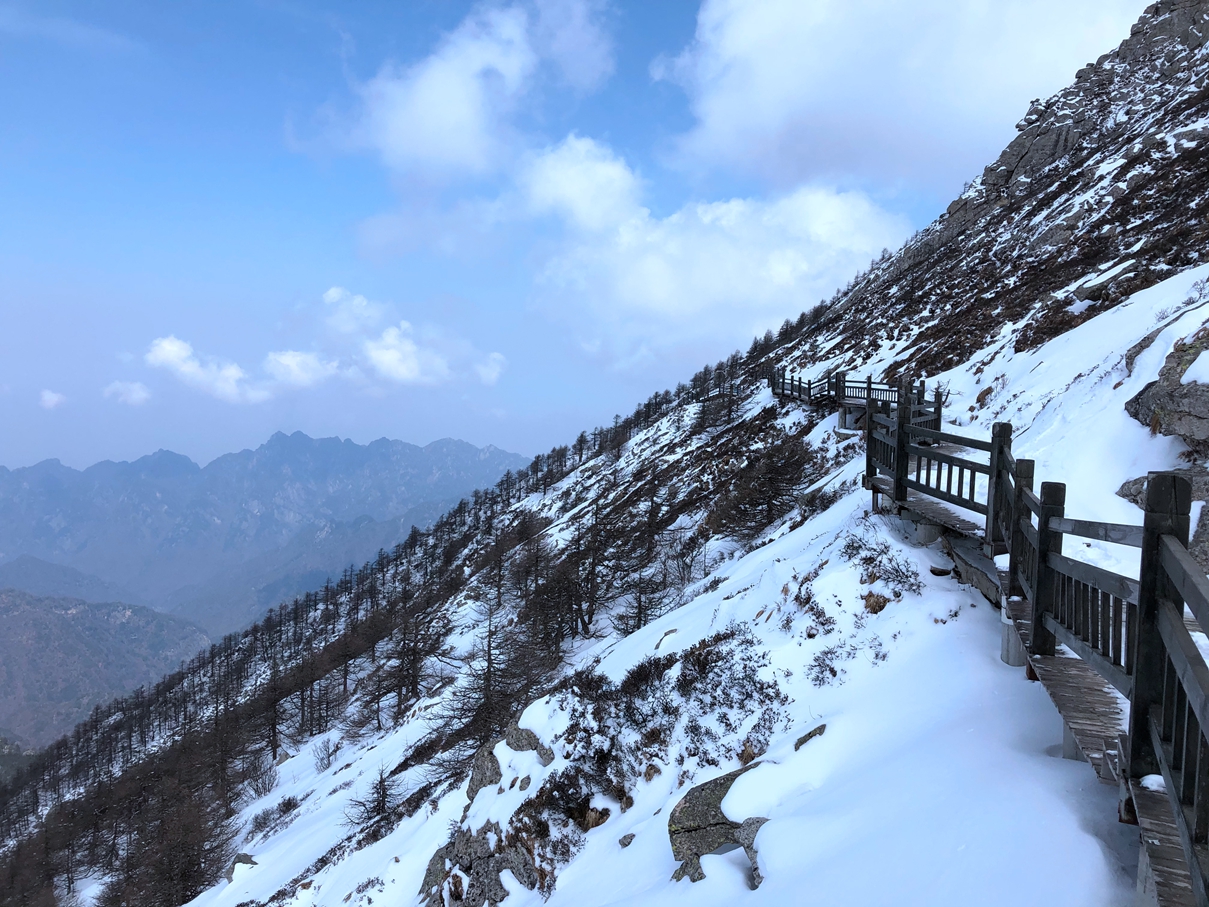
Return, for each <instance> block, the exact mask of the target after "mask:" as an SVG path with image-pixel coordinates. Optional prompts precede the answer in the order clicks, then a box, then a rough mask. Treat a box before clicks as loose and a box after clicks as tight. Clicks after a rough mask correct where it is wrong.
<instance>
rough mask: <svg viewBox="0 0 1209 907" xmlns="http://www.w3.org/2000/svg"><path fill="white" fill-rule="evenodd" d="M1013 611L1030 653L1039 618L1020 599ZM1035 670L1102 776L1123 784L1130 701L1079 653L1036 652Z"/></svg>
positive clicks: (1011, 606) (1013, 602) (1012, 603)
mask: <svg viewBox="0 0 1209 907" xmlns="http://www.w3.org/2000/svg"><path fill="white" fill-rule="evenodd" d="M1007 609H1008V617H1009V619H1010V620H1011V621H1012V624H1013V626H1015V628H1016V633H1017V635H1018V636H1019V637H1020V642H1021V643H1022V644H1023V646H1024V649H1025V651H1026V652H1027V651H1028V645H1029V637H1030V636H1031V635H1032V634H1031V632H1030V631H1031V629H1032V617H1033V615H1032V613H1031V611H1029V605H1028V603H1027V602H1024V601H1021V600H1020V599H1008V601H1007ZM1029 668H1030V670H1031V672H1032V676H1033V677H1035V678H1036V679H1037V680H1039V681H1041V685H1042V686H1043V687H1045V692H1046V693H1048V694H1049V698H1050V700H1051V701H1052V702H1053V703H1054V708H1056V709H1057V710H1058V714H1059V715H1061V716H1062V720H1063V721H1064V722H1066V726H1067V727H1068V728H1070V732H1071V734H1072V736H1074V738H1075V742H1076V743H1077V744H1078V745H1079V749H1080V750H1082V752H1083V755H1084V756H1085V757H1087V761H1088V762H1090V763H1091V765H1092V767H1093V768H1094V769H1095V770H1096V774H1097V775H1098V776H1099V778H1100V780H1101V781H1104V782H1105V783H1108V784H1117V783H1118V781H1119V778H1118V776H1117V771H1116V768H1117V764H1118V759H1117V749H1118V745H1119V744H1118V742H1117V741H1118V738H1119V737H1120V735H1121V733H1122V731H1124V730H1125V729H1126V719H1127V718H1128V714H1129V712H1128V703H1126V702H1124V701H1123V697H1121V696H1120V695H1119V694H1118V693H1117V691H1116V690H1115V689H1114V688H1113V686H1112V684H1110V683H1109V682H1108V681H1107V680H1105V679H1104V678H1103V677H1101V676H1100V675H1099V674H1098V673H1097V672H1096V671H1095V669H1093V668H1092V667H1091V666H1090V665H1088V664H1087V663H1086V662H1085V661H1083V660H1082V659H1081V658H1078V657H1077V656H1074V655H1030V656H1029Z"/></svg>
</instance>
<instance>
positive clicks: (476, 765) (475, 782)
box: [466, 740, 504, 802]
mask: <svg viewBox="0 0 1209 907" xmlns="http://www.w3.org/2000/svg"><path fill="white" fill-rule="evenodd" d="M498 743H499V741H498V740H497V741H495V742H494V743H487V744H484V745H483V746H480V747H479V749H478V752H476V753H475V754H474V759H473V760H472V761H471V763H470V784H469V785H468V786H467V787H466V798H467V799H468V800H470V801H471V802H474V797H475V795H476V794H477V793H478V792H479V791H481V790H482V789H483V788H484V787H490V786H491V785H493V784H499V783H500V782H501V781H503V780H504V772H503V771H502V770H501V769H500V760H499V759H496V758H495V747H496V745H497V744H498Z"/></svg>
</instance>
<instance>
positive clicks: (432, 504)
mask: <svg viewBox="0 0 1209 907" xmlns="http://www.w3.org/2000/svg"><path fill="white" fill-rule="evenodd" d="M527 463H528V458H525V457H522V456H520V455H518V454H512V453H509V452H507V451H504V450H501V449H500V448H497V447H494V446H487V447H483V448H479V447H475V446H474V445H472V444H469V443H468V442H465V441H458V440H456V439H451V438H442V439H438V440H436V441H433V442H430V443H429V444H427V445H425V446H423V447H420V446H418V445H415V444H410V443H408V442H405V441H397V440H390V439H387V438H380V439H377V440H375V441H372V442H370V443H369V444H365V445H361V444H357V443H355V442H353V441H351V440H348V439H341V438H335V437H333V438H318V439H316V438H311V437H309V436H307V435H306V434H304V433H302V432H294V433H292V434H288V435H287V434H285V433H284V432H277V433H274V434H273V435H272V436H271V437H270V438H269V439H268V441H266V442H265V443H264V444H262V445H260V446H259V447H257V448H255V449H245V450H242V451H237V452H234V453H229V454H224V455H222V456H220V457H216V458H215V459H214V460H212V461H210V462H209V463H207V464H206V465H205V466H199V465H198V464H197V463H195V462H193V461H192V460H191V459H189V458H188V457H185V456H184V455H182V454H177V453H174V452H172V451H168V450H164V449H161V450H158V451H156V452H154V453H151V454H147V455H146V456H143V457H139V458H137V459H135V460H133V461H112V460H105V461H101V462H99V463H96V464H93V465H92V466H89V467H87V468H85V469H83V470H77V469H73V468H71V467H67V466H64V465H63V464H62V463H61V462H59V461H58V460H44V461H42V462H40V463H37V464H34V465H33V466H29V467H20V468H17V469H12V470H10V469H5V468H2V467H0V564H3V563H7V562H11V561H12V560H13V559H15V558H16V557H18V556H21V555H29V556H32V557H35V558H38V559H40V560H43V561H46V562H50V563H55V564H61V565H63V566H65V567H68V568H71V569H75V570H79V571H81V572H83V573H87V574H91V575H93V576H96V577H98V578H99V579H100V580H102V581H104V582H108V583H112V584H114V585H115V586H117V587H120V588H122V589H124V590H128V592H129V595H130V597H132V598H136V599H137V600H138V601H140V602H143V603H147V604H152V605H154V606H156V607H158V608H160V609H161V610H163V609H168V608H172V607H173V606H175V607H176V608H179V607H180V605H181V602H182V601H184V600H186V599H187V600H189V601H194V600H197V599H199V598H202V599H204V598H205V597H206V595H207V590H209V593H210V594H211V595H217V594H218V591H217V586H216V584H219V585H221V584H223V583H224V582H225V579H226V577H227V575H228V574H229V572H230V571H231V570H233V569H235V568H237V567H240V566H241V565H247V564H248V563H249V562H252V561H255V560H257V559H260V562H262V563H266V564H267V563H269V562H271V561H272V557H271V555H272V554H273V552H282V551H283V550H284V549H286V548H287V547H289V546H290V545H291V544H292V542H293V541H294V540H295V539H297V538H299V537H300V534H304V533H305V532H306V531H307V530H308V529H309V530H314V533H313V535H314V536H315V537H320V535H321V534H322V533H323V532H324V531H325V530H333V529H336V530H338V531H344V530H342V529H338V527H341V526H347V525H348V524H351V523H353V522H355V521H357V520H360V519H361V518H363V517H369V518H370V519H372V520H374V521H375V522H377V523H379V524H383V525H385V524H387V523H390V522H392V521H398V520H400V519H410V520H412V521H417V520H418V521H420V523H421V524H424V523H425V521H427V520H431V519H432V518H433V517H434V516H435V515H436V514H437V513H439V512H440V510H439V509H436V508H438V507H439V508H440V509H443V508H445V507H448V506H450V505H451V504H453V503H454V502H456V501H457V500H458V499H459V498H460V497H463V496H465V495H467V494H469V493H470V492H471V491H473V490H474V489H475V488H480V487H484V486H487V485H490V484H492V483H494V482H495V481H496V480H497V479H498V478H499V477H500V476H501V475H503V474H504V473H505V472H507V471H508V470H510V469H519V468H521V467H523V466H524V465H525V464H527ZM434 510H435V512H434ZM413 524H414V522H413V523H408V524H407V525H405V526H399V527H398V528H397V531H395V532H394V537H393V538H391V539H386V538H385V537H384V536H383V535H382V533H381V532H379V533H378V534H377V535H375V536H374V539H375V540H376V543H377V544H386V543H387V542H389V544H387V547H389V545H390V544H393V543H394V542H397V541H399V540H401V539H402V537H403V536H404V535H406V533H407V531H408V530H409V529H410V526H411V525H413ZM369 543H370V542H369V541H367V542H366V544H367V545H368V544H369ZM376 550H377V548H376V547H375V548H366V546H365V545H362V546H361V547H356V548H354V549H352V550H351V551H341V552H339V557H338V558H337V557H336V556H335V554H333V555H332V556H331V557H329V558H328V559H327V560H316V559H315V558H312V561H314V563H312V564H310V567H308V569H311V568H313V569H320V568H322V569H324V570H326V571H328V572H329V573H338V572H339V571H340V570H342V569H344V567H346V566H347V565H348V563H350V562H357V563H359V562H360V561H362V560H364V559H366V558H368V557H371V556H372V555H373V553H374V552H375V551H376ZM321 551H322V545H320V546H319V547H317V548H316V549H315V553H316V554H318V553H320V552H321ZM346 555H348V556H351V558H352V560H351V561H350V560H347V559H346ZM245 573H246V570H245ZM282 579H283V577H282V576H281V575H278V574H275V573H273V572H271V571H270V572H268V573H265V574H262V575H259V576H256V577H249V582H250V583H252V585H254V586H256V587H266V586H272V585H273V584H275V583H279V582H280V581H281V580H282ZM286 585H287V586H288V585H289V583H286ZM295 585H296V584H295ZM291 588H293V587H291ZM233 601H234V600H233V599H231V598H230V597H229V596H228V601H227V603H226V605H224V604H223V603H221V602H219V603H211V604H212V605H213V606H212V607H209V608H208V609H207V611H208V614H209V617H208V618H207V619H212V620H218V622H217V623H212V624H211V625H210V629H211V630H212V631H214V632H224V631H226V630H230V629H235V628H237V627H240V626H243V625H245V624H246V623H248V622H249V621H251V620H253V619H255V617H257V616H258V614H259V613H261V612H259V611H253V612H249V613H246V614H236V613H235V610H234V605H233ZM241 601H243V602H244V603H245V604H247V603H248V602H249V599H248V597H247V596H246V595H245V596H243V597H242V598H241ZM261 610H263V609H261ZM220 614H222V615H224V616H222V617H221V619H220V618H219V615H220ZM185 616H186V617H189V616H190V615H189V614H185Z"/></svg>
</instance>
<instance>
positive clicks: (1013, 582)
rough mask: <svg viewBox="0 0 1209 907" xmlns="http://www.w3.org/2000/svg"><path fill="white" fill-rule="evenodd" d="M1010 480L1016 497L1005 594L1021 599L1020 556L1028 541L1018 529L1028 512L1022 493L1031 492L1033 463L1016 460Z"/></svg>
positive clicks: (1013, 503) (1022, 592)
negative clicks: (1013, 481) (1014, 470)
mask: <svg viewBox="0 0 1209 907" xmlns="http://www.w3.org/2000/svg"><path fill="white" fill-rule="evenodd" d="M1012 478H1013V479H1014V480H1015V485H1016V495H1015V500H1013V501H1012V532H1011V535H1009V536H1008V538H1009V542H1008V544H1009V545H1010V546H1011V558H1010V560H1009V561H1008V573H1009V574H1011V576H1010V578H1009V582H1008V588H1007V594H1008V595H1009V596H1016V597H1017V598H1023V597H1024V585H1023V584H1022V583H1021V582H1020V556H1021V555H1022V554H1023V553H1024V546H1025V545H1027V544H1028V540H1027V539H1026V538H1025V537H1024V530H1023V529H1021V528H1020V521H1021V520H1023V519H1024V515H1025V514H1026V513H1028V512H1029V511H1028V508H1027V506H1026V505H1025V502H1024V492H1025V489H1027V490H1029V491H1032V490H1033V461H1032V460H1017V461H1016V474H1015V475H1014V476H1012Z"/></svg>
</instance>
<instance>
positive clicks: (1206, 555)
mask: <svg viewBox="0 0 1209 907" xmlns="http://www.w3.org/2000/svg"><path fill="white" fill-rule="evenodd" d="M1167 471H1168V472H1173V473H1175V474H1176V475H1178V476H1183V477H1184V478H1185V479H1187V480H1188V482H1189V484H1191V485H1192V500H1194V501H1203V502H1209V469H1206V468H1205V467H1204V466H1189V467H1186V468H1184V469H1171V470H1167ZM1117 494H1118V495H1119V496H1120V497H1123V498H1124V499H1125V500H1127V501H1129V502H1130V503H1132V504H1136V505H1138V506H1139V507H1141V508H1143V509H1145V507H1146V476H1141V477H1139V478H1136V479H1130V480H1129V481H1128V482H1126V483H1125V484H1124V485H1122V486H1121V487H1120V488H1118V489H1117ZM1189 536H1190V538H1189V542H1188V553H1189V554H1191V555H1192V559H1193V560H1194V561H1196V562H1197V563H1198V564H1200V565H1201V569H1202V570H1204V571H1205V572H1207V573H1209V507H1203V508H1202V509H1201V516H1200V519H1199V520H1198V521H1197V524H1196V525H1195V526H1191V527H1190V528H1189Z"/></svg>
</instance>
